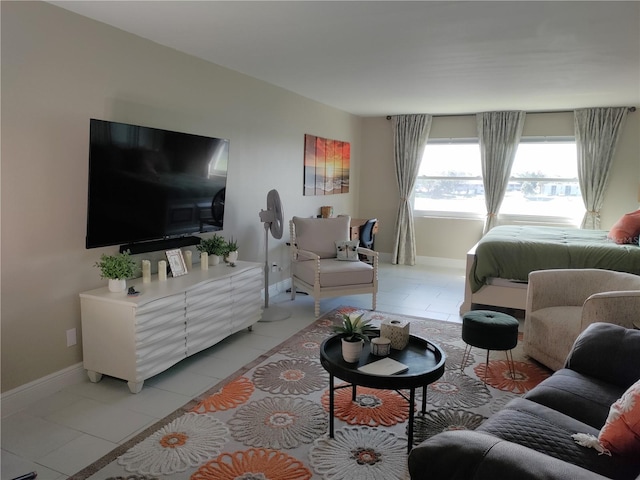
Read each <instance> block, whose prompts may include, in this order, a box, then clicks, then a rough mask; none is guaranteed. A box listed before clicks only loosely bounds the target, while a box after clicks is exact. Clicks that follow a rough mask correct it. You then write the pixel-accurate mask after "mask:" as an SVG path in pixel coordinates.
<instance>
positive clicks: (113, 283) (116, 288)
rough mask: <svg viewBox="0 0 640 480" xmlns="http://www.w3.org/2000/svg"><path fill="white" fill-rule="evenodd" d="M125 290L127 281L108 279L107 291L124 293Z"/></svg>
mask: <svg viewBox="0 0 640 480" xmlns="http://www.w3.org/2000/svg"><path fill="white" fill-rule="evenodd" d="M125 288H127V281H126V280H120V279H118V278H110V279H109V291H110V292H114V293H118V292H124V289H125Z"/></svg>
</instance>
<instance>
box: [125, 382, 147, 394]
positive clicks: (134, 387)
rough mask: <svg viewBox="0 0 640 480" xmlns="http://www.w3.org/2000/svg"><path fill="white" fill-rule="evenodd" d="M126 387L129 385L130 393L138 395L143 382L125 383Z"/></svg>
mask: <svg viewBox="0 0 640 480" xmlns="http://www.w3.org/2000/svg"><path fill="white" fill-rule="evenodd" d="M127 385H129V390H131V393H140V390H142V385H144V380H143V381H141V382H137V383H136V382H127Z"/></svg>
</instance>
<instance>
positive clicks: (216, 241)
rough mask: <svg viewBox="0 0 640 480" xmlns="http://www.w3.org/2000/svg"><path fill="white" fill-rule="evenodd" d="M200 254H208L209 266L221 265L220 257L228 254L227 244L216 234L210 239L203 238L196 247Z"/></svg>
mask: <svg viewBox="0 0 640 480" xmlns="http://www.w3.org/2000/svg"><path fill="white" fill-rule="evenodd" d="M196 248H197V249H198V251H199V252H200V253H203V252H204V253H206V254H207V255H208V256H209V264H211V265H217V264H218V263H220V257H222V256H223V255H225V253H226V242H225V241H224V238H223V237H221V236H220V235H218V234H216V233H214V234H213V236H211V237H209V238H203V239H201V240H200V243H199V244H198V245H196Z"/></svg>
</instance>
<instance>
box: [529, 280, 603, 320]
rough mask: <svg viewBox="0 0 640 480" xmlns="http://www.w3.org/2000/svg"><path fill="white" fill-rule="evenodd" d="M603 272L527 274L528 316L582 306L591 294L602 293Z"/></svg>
mask: <svg viewBox="0 0 640 480" xmlns="http://www.w3.org/2000/svg"><path fill="white" fill-rule="evenodd" d="M607 276H608V272H607V271H602V270H597V269H553V270H536V271H533V272H531V273H529V286H528V290H527V308H526V310H527V311H528V312H532V311H535V310H540V309H542V308H547V307H557V306H575V307H579V306H582V304H583V303H584V301H585V300H586V299H587V298H588V297H589V296H590V295H592V294H594V293H597V292H598V291H602V289H601V284H602V283H603V281H604V279H606V278H607Z"/></svg>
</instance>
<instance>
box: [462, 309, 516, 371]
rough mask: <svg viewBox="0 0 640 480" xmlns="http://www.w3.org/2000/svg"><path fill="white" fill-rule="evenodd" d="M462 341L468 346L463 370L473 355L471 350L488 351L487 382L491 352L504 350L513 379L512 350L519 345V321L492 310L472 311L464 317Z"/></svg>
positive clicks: (465, 351) (463, 358) (465, 350)
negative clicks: (474, 348) (475, 348)
mask: <svg viewBox="0 0 640 480" xmlns="http://www.w3.org/2000/svg"><path fill="white" fill-rule="evenodd" d="M462 340H464V342H465V343H466V344H467V346H466V347H465V349H464V355H463V357H462V365H461V367H460V368H461V369H463V368H464V365H465V363H466V361H467V358H468V357H469V355H470V354H471V348H472V347H477V348H483V349H485V350H487V360H486V363H485V370H484V372H485V380H486V376H487V374H488V369H489V352H491V350H504V351H505V354H506V356H507V364H508V365H509V373H510V374H511V376H512V377H513V376H514V375H515V368H514V365H513V354H511V349H512V348H513V347H515V346H516V345H517V344H518V320H516V319H515V318H514V317H512V316H511V315H507V314H506V313H500V312H493V311H491V310H472V311H470V312H467V313H465V314H464V315H463V316H462Z"/></svg>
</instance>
